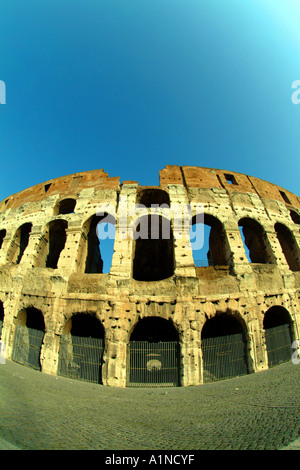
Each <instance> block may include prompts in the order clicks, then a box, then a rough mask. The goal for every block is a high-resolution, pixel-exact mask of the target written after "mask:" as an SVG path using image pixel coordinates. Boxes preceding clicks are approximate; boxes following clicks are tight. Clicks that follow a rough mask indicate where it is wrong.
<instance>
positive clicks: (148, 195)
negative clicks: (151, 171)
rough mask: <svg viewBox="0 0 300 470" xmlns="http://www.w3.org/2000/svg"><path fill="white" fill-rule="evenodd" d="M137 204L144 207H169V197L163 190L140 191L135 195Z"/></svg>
mask: <svg viewBox="0 0 300 470" xmlns="http://www.w3.org/2000/svg"><path fill="white" fill-rule="evenodd" d="M137 204H141V205H143V206H145V207H151V206H162V205H163V204H164V205H167V206H168V207H170V197H169V194H168V193H167V192H166V191H164V190H163V189H158V188H147V189H142V190H141V191H140V192H139V193H138V195H137Z"/></svg>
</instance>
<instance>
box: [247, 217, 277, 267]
mask: <svg viewBox="0 0 300 470" xmlns="http://www.w3.org/2000/svg"><path fill="white" fill-rule="evenodd" d="M238 225H239V228H240V233H241V237H242V240H243V243H244V248H245V252H246V255H247V258H248V261H249V262H250V263H263V264H275V256H274V253H273V251H272V249H271V245H270V243H269V240H268V237H267V234H266V232H265V230H264V228H263V227H262V225H261V224H260V223H259V222H258V221H257V220H255V219H252V218H250V217H243V218H242V219H240V220H239V222H238Z"/></svg>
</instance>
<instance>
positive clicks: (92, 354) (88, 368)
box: [58, 335, 104, 383]
mask: <svg viewBox="0 0 300 470" xmlns="http://www.w3.org/2000/svg"><path fill="white" fill-rule="evenodd" d="M103 347H104V341H103V339H101V338H91V337H81V336H71V335H62V336H61V340H60V350H59V364H58V375H62V376H64V377H68V378H71V379H75V380H83V381H86V382H93V383H102V361H103Z"/></svg>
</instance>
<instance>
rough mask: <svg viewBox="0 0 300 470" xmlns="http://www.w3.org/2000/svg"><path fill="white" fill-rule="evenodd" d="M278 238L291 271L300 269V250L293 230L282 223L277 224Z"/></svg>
mask: <svg viewBox="0 0 300 470" xmlns="http://www.w3.org/2000/svg"><path fill="white" fill-rule="evenodd" d="M275 231H276V233H277V238H278V240H279V243H280V245H281V249H282V252H283V254H284V256H285V259H286V262H287V263H288V265H289V268H290V270H291V271H300V250H299V248H298V245H297V242H296V240H295V238H294V235H293V234H292V232H291V231H290V230H289V229H288V228H287V227H285V225H282V224H280V223H277V224H275Z"/></svg>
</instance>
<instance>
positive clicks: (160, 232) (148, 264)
mask: <svg viewBox="0 0 300 470" xmlns="http://www.w3.org/2000/svg"><path fill="white" fill-rule="evenodd" d="M134 237H135V238H136V242H135V255H134V260H133V278H134V279H136V280H137V281H159V280H162V279H166V278H168V277H170V276H172V275H173V274H174V244H173V233H172V230H171V227H170V221H169V220H167V219H165V218H163V217H161V216H158V215H153V214H152V215H149V216H144V217H141V219H140V223H139V224H138V226H137V227H136V231H135V235H134ZM138 237H139V238H138Z"/></svg>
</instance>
